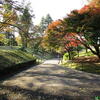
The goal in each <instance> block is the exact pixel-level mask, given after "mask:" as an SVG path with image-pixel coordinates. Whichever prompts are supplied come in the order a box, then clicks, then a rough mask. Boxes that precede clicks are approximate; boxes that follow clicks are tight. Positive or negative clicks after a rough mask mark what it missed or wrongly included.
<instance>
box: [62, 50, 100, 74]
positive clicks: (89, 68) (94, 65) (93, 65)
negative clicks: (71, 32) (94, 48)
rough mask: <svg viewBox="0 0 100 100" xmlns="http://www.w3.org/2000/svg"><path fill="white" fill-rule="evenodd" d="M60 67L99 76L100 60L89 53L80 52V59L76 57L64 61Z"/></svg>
mask: <svg viewBox="0 0 100 100" xmlns="http://www.w3.org/2000/svg"><path fill="white" fill-rule="evenodd" d="M62 65H63V66H65V67H69V68H73V69H76V70H80V71H84V72H88V73H94V74H99V75H100V60H99V59H98V58H97V57H96V56H94V55H93V54H92V53H91V52H90V51H89V52H88V53H86V52H85V51H82V52H81V53H80V57H77V56H76V57H75V59H74V60H71V61H65V62H63V64H62Z"/></svg>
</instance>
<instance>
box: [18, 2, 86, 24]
mask: <svg viewBox="0 0 100 100" xmlns="http://www.w3.org/2000/svg"><path fill="white" fill-rule="evenodd" d="M17 1H21V0H17ZM24 1H25V2H26V1H30V3H31V7H32V9H33V11H34V14H35V19H34V23H35V24H39V22H40V20H41V17H42V16H44V17H45V16H46V15H47V14H48V13H49V14H50V15H51V17H52V18H53V20H57V19H60V18H63V17H65V16H66V14H68V13H69V12H70V11H72V10H73V9H80V8H82V7H83V6H84V5H85V4H86V1H87V0H24Z"/></svg>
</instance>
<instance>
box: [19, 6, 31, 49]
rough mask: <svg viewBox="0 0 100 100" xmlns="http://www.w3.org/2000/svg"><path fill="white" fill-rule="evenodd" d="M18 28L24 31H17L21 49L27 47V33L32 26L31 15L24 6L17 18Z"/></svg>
mask: <svg viewBox="0 0 100 100" xmlns="http://www.w3.org/2000/svg"><path fill="white" fill-rule="evenodd" d="M18 25H19V27H20V28H21V29H22V30H24V31H22V30H19V34H20V36H21V40H22V45H23V47H25V48H26V47H27V44H28V40H29V31H30V27H31V25H32V15H31V14H30V12H29V8H28V7H27V6H26V7H25V9H24V10H23V12H22V15H21V16H20V17H19V24H18Z"/></svg>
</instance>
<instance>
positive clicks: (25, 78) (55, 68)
mask: <svg viewBox="0 0 100 100" xmlns="http://www.w3.org/2000/svg"><path fill="white" fill-rule="evenodd" d="M58 62H59V61H58V60H57V59H53V60H48V61H46V62H44V63H43V64H41V65H38V66H36V67H33V68H30V69H28V70H26V71H23V72H21V73H19V74H17V75H15V76H14V77H11V78H10V79H8V80H6V81H4V82H2V85H1V88H2V87H5V88H7V87H8V88H11V87H15V90H16V87H17V89H19V90H20V89H22V90H23V89H24V91H26V90H27V91H31V93H32V91H33V94H32V95H33V97H34V95H35V92H36V91H38V95H39V94H40V93H43V94H42V95H51V96H54V97H55V95H56V96H57V97H59V98H60V99H55V100H92V99H93V100H94V98H95V96H100V75H95V74H90V73H85V72H81V71H77V70H73V69H70V68H64V67H61V66H59V65H57V64H58ZM13 91H14V90H13ZM62 96H63V99H61V97H62ZM64 97H65V98H70V97H71V98H70V99H64ZM75 97H76V98H77V99H75ZM81 97H84V98H81ZM78 98H79V99H78ZM80 98H81V99H80ZM86 98H87V99H86ZM32 100H33V99H32ZM39 100H47V99H39ZM48 100H53V99H48Z"/></svg>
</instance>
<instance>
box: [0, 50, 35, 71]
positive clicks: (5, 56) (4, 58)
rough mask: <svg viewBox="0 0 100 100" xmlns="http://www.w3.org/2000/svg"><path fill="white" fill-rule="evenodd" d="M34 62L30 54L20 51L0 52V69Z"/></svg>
mask: <svg viewBox="0 0 100 100" xmlns="http://www.w3.org/2000/svg"><path fill="white" fill-rule="evenodd" d="M31 60H34V57H33V56H32V55H31V54H28V53H26V52H22V51H20V50H0V69H2V68H4V67H8V66H12V65H15V64H19V63H23V62H28V61H31Z"/></svg>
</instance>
